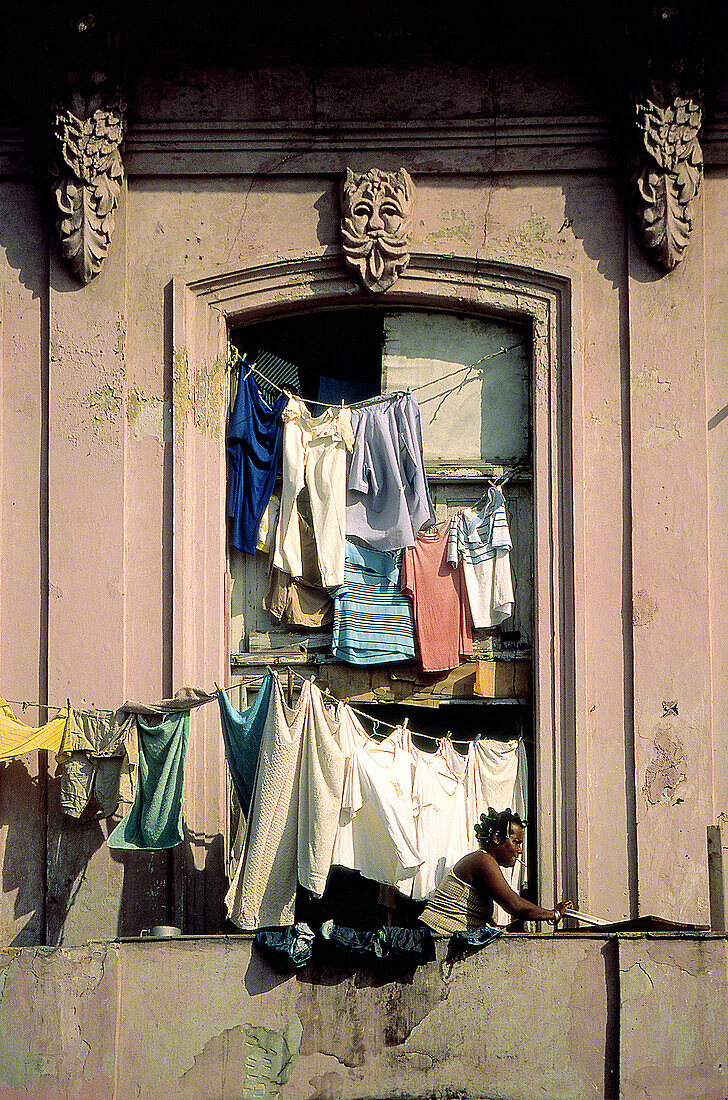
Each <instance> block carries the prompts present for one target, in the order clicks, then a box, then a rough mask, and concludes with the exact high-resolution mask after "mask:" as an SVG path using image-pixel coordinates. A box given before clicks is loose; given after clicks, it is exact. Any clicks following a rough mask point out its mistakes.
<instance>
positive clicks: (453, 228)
mask: <svg viewBox="0 0 728 1100" xmlns="http://www.w3.org/2000/svg"><path fill="white" fill-rule="evenodd" d="M440 221H441V222H442V229H436V230H433V232H432V233H428V234H427V236H426V237H425V238H424V240H425V243H428V244H430V243H431V244H445V243H447V242H448V241H459V242H460V243H461V244H467V243H468V241H469V240H470V238H471V237H472V235H473V232H474V230H475V222H473V221H471V220H470V218H469V217H468V216H467V214H466V213H465V211H464V210H441V211H440Z"/></svg>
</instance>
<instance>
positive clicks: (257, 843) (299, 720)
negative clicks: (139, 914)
mask: <svg viewBox="0 0 728 1100" xmlns="http://www.w3.org/2000/svg"><path fill="white" fill-rule="evenodd" d="M345 763H346V756H345V753H344V752H343V751H342V749H341V747H340V744H339V723H338V721H337V720H336V719H335V718H334V717H333V716H332V715H331V714H330V713H329V712H328V711H327V710H326V708H325V706H324V703H323V699H322V697H321V692H320V691H319V689H318V688H317V687H316V686H315V685H314V684H313V683H311V682H310V681H306V682H305V683H304V684H303V687H302V688H301V695H300V698H299V700H298V704H297V705H296V707H295V708H291V707H289V706H288V705H287V703H286V701H285V697H284V691H283V688H282V686H281V683H280V681H279V680H278V678H277V677H276V679H275V682H274V685H273V690H272V692H271V701H270V706H269V709H268V716H267V718H266V723H265V727H264V729H263V737H262V741H261V746H260V754H259V757H258V768H257V772H256V777H255V786H254V790H253V798H252V802H251V807H250V815H249V822H248V830H247V834H246V839H245V849H244V851H243V856H242V858H241V860H240V863H239V865H238V868H237V871H236V873H235V877H234V879H233V882H232V883H231V886H230V889H229V891H228V894H227V897H226V899H225V902H226V905H227V908H228V913H229V915H230V919H231V920H232V921H233V922H234V923H235V924H236V925H237V926H238V927H239V928H245V929H250V928H259V927H261V926H266V925H272V924H290V923H292V922H293V919H294V906H295V897H296V883H297V882H300V883H301V885H303V886H305V887H307V888H308V889H309V890H311V891H313V892H314V893H322V892H323V889H324V885H325V883H326V878H327V876H328V872H329V869H330V866H331V855H332V851H333V846H334V839H335V836H336V831H337V827H338V821H339V813H340V808H341V798H342V793H343V786H344V770H345Z"/></svg>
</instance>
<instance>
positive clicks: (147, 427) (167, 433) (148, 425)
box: [126, 387, 171, 444]
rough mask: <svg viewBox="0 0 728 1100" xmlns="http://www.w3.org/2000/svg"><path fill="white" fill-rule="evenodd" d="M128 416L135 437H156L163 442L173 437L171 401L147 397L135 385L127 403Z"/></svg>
mask: <svg viewBox="0 0 728 1100" xmlns="http://www.w3.org/2000/svg"><path fill="white" fill-rule="evenodd" d="M126 418H127V421H128V422H129V427H130V428H131V430H132V432H133V434H134V438H135V439H156V440H157V442H159V443H162V444H164V443H168V442H169V440H170V439H171V412H170V404H169V401H162V399H161V398H159V397H145V396H144V394H142V393H140V392H139V390H138V389H137V388H136V387H133V389H132V390H131V392H130V393H129V397H128V399H127V403H126Z"/></svg>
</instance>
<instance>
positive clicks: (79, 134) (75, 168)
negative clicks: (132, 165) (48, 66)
mask: <svg viewBox="0 0 728 1100" xmlns="http://www.w3.org/2000/svg"><path fill="white" fill-rule="evenodd" d="M77 109H78V108H77ZM125 121H126V120H125V112H124V104H123V103H122V101H121V100H117V102H116V103H113V104H112V103H109V104H105V105H100V104H99V105H96V104H95V103H94V101H93V99H92V100H91V101H90V102H88V103H87V104H84V105H81V109H80V112H79V114H76V113H75V111H74V110H72V109H70V108H68V109H65V110H59V111H57V112H56V116H55V123H54V138H55V141H56V143H57V148H58V159H57V160H56V163H55V165H54V169H55V171H54V173H53V175H54V180H53V199H54V202H55V206H56V231H57V233H58V242H59V245H60V248H61V253H62V255H63V258H64V259H65V260H66V262H67V263H68V266H69V267H70V268H71V270H72V271H73V273H74V274H75V275H77V276H78V278H79V279H80V280H81V282H83V283H88V282H90V281H91V279H93V277H94V276H95V275H98V273H99V271H100V270H101V268H102V267H103V263H104V260H105V259H106V256H107V253H108V251H109V246H110V244H111V238H112V236H113V232H114V215H115V213H116V208H117V206H118V203H119V195H120V194H121V188H122V184H123V182H124V166H123V164H122V160H121V143H122V141H123V140H124V130H125Z"/></svg>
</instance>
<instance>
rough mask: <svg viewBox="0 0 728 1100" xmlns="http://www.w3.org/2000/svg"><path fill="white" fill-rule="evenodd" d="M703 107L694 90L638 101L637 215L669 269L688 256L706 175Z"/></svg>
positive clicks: (644, 233)
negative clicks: (666, 98) (668, 97)
mask: <svg viewBox="0 0 728 1100" xmlns="http://www.w3.org/2000/svg"><path fill="white" fill-rule="evenodd" d="M702 121H703V107H702V103H701V102H700V100H699V99H697V98H693V97H692V96H690V97H688V96H675V97H674V99H672V100H671V101H670V102H668V103H666V104H664V105H663V106H660V105H659V104H657V103H654V102H652V101H651V100H650V99H645V100H643V101H642V102H638V103H637V104H636V106H635V125H636V129H637V132H638V134H639V136H640V141H641V147H642V148H641V153H642V157H641V163H640V165H639V167H638V169H637V171H636V172H635V174H634V177H633V180H634V187H635V199H636V213H637V219H638V222H639V224H640V226H641V229H642V236H643V240H644V243H645V247H646V248H647V251H648V252H649V253H650V255H651V257H652V259H653V260H654V262H655V263H656V264H658V265H659V266H660V267H662V268H664V269H665V270H666V271H671V270H672V269H673V268H674V267H675V266H676V265H677V264H679V263H680V261H681V260H682V258H683V256H684V254H685V249H686V248H687V246H688V241H689V240H690V231H691V230H692V227H693V203H694V200H695V199H696V198H697V196H698V193H699V191H700V184H701V182H702V178H703V151H702V149H701V147H700V141H699V135H700V128H701V126H702Z"/></svg>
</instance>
